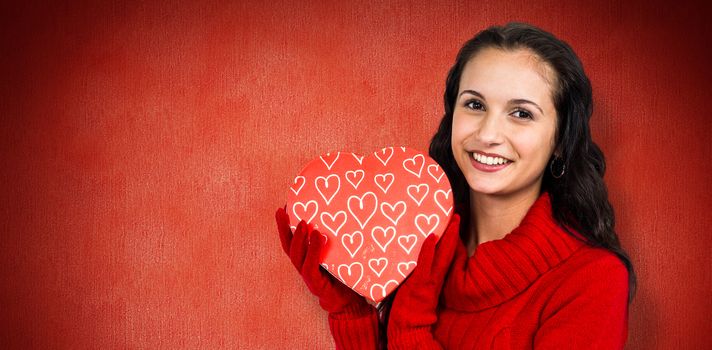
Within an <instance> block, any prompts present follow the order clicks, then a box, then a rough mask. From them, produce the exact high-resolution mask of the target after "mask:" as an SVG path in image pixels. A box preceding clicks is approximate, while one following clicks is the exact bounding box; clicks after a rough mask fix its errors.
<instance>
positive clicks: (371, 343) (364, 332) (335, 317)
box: [329, 308, 378, 350]
mask: <svg viewBox="0 0 712 350" xmlns="http://www.w3.org/2000/svg"><path fill="white" fill-rule="evenodd" d="M329 329H330V330H331V335H332V337H333V338H334V344H335V345H336V349H338V350H342V349H344V350H346V349H353V350H374V349H378V314H377V312H376V309H375V308H369V309H368V310H364V309H356V310H345V311H344V312H342V313H339V314H329Z"/></svg>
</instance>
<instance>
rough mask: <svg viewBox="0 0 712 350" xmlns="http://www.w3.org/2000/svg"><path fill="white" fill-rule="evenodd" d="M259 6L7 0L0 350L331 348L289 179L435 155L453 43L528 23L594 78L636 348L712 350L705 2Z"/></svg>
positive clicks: (596, 129) (0, 104) (0, 158)
mask: <svg viewBox="0 0 712 350" xmlns="http://www.w3.org/2000/svg"><path fill="white" fill-rule="evenodd" d="M254 3H255V4H247V3H243V2H224V3H212V2H211V3H205V2H184V3H178V2H165V4H161V2H126V1H116V2H109V1H105V2H100V3H95V2H87V3H84V4H82V3H80V2H76V1H70V2H59V1H57V2H54V3H46V2H40V3H34V4H32V3H26V2H25V3H19V2H18V3H16V4H8V3H3V4H2V5H0V45H1V46H0V162H1V163H0V174H1V176H2V177H1V179H2V186H1V187H0V200H2V206H1V207H0V209H1V210H0V234H1V235H2V236H1V238H0V348H36V349H45V348H61V349H80V348H94V349H99V348H146V349H153V348H165V349H173V348H204V349H214V348H246V349H276V348H330V347H332V346H333V345H331V337H330V334H329V332H328V328H327V321H326V315H325V314H324V313H323V312H322V311H321V310H320V309H319V306H318V304H317V301H316V299H315V298H314V297H312V296H311V295H310V294H309V291H308V290H307V289H306V287H305V286H304V285H303V283H302V281H301V280H300V278H299V277H298V276H297V274H296V272H295V271H294V269H293V267H292V266H291V265H290V263H289V261H288V259H287V258H286V256H285V255H284V253H283V252H282V251H281V249H280V246H279V242H278V237H277V233H276V228H275V225H274V222H273V214H274V210H275V209H276V207H277V206H279V205H282V204H283V203H284V201H285V199H286V192H287V188H288V184H289V182H290V180H291V179H292V176H294V175H295V174H296V172H298V171H299V169H300V168H301V166H302V165H303V164H304V163H305V162H307V161H308V160H310V159H312V158H314V157H316V156H317V155H318V154H320V153H321V152H324V151H329V150H334V149H342V150H348V151H354V152H361V153H364V152H367V151H371V150H375V149H378V148H380V147H383V146H386V145H407V146H411V147H414V148H417V149H421V150H425V149H426V148H427V145H428V141H429V139H430V137H431V135H432V134H433V133H434V131H435V129H436V126H437V124H438V122H439V120H440V117H441V114H442V103H441V96H442V92H443V89H444V80H445V76H446V73H447V70H448V69H449V67H450V65H451V64H452V62H453V61H454V56H455V53H456V51H457V49H458V48H459V47H460V45H461V44H462V43H463V42H464V41H465V40H466V39H468V38H470V37H471V36H472V35H473V34H474V33H475V32H477V31H478V30H480V29H482V28H484V27H486V26H488V25H490V24H495V23H499V24H501V23H505V22H506V21H508V20H514V19H517V20H522V21H527V22H530V23H533V24H535V25H539V26H541V27H543V28H545V29H547V30H549V31H551V32H553V33H554V34H555V35H557V36H559V37H561V38H563V39H564V40H566V41H568V42H569V43H570V44H571V45H572V46H573V47H574V48H575V50H576V51H577V53H578V54H579V56H580V57H581V59H582V61H583V62H584V65H585V68H586V70H587V72H588V74H589V76H590V78H591V80H592V82H593V88H594V94H595V102H596V108H595V112H594V114H595V115H594V119H593V122H592V129H593V134H594V137H595V138H596V139H597V140H598V142H599V144H600V145H601V146H602V148H603V150H604V152H605V154H606V156H607V160H608V165H609V171H608V173H607V176H606V180H607V183H608V185H609V189H610V196H611V200H612V202H613V204H614V206H615V209H616V213H617V216H618V230H619V232H620V236H621V239H622V241H623V244H624V246H625V247H626V248H627V249H628V251H629V252H630V254H631V256H632V259H633V262H634V264H635V266H636V268H637V271H638V277H639V281H640V282H639V292H638V295H637V297H636V299H635V300H634V302H633V304H632V307H631V317H630V327H631V328H630V336H629V341H628V345H629V346H628V348H629V349H698V348H705V347H710V346H711V344H712V340H711V334H712V326H711V324H712V322H711V320H710V314H712V302H711V299H710V292H711V291H712V264H711V260H710V250H711V248H712V245H711V243H710V235H709V230H710V227H712V221H711V215H710V214H709V210H710V209H709V208H710V206H711V205H712V198H711V197H712V191H710V183H712V182H711V180H710V175H709V173H710V170H711V169H712V167H711V166H710V165H709V163H710V161H712V159H711V157H710V154H712V146H711V145H712V144H711V143H710V137H711V136H710V135H712V122H711V121H710V116H709V114H710V101H712V96H711V93H710V90H711V89H710V81H711V79H712V73H711V70H710V68H709V67H710V66H709V57H710V54H709V50H708V49H707V46H709V45H710V43H711V42H712V34H711V33H712V30H711V28H710V24H709V21H708V17H709V15H710V12H709V10H708V9H704V8H702V7H701V5H697V4H695V3H689V2H684V1H682V2H681V1H676V2H674V3H669V2H665V3H662V2H660V4H658V5H650V4H649V2H642V1H641V2H640V4H636V3H631V2H627V1H607V2H606V1H602V2H598V4H596V5H584V4H579V2H574V1H558V2H556V1H543V2H532V1H517V2H507V3H501V2H497V1H477V2H475V1H469V0H468V1H460V2H445V1H443V2H438V3H433V4H428V5H416V4H407V3H406V2H386V3H382V4H361V2H359V1H340V2H337V3H334V2H331V1H324V2H312V3H311V4H306V3H302V2H301V1H296V2H295V1H276V2H262V1H259V2H257V1H256V2H254ZM263 3H264V4H263ZM644 4H647V5H644Z"/></svg>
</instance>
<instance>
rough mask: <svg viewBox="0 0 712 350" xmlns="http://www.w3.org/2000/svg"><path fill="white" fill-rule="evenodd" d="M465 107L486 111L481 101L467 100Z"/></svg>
mask: <svg viewBox="0 0 712 350" xmlns="http://www.w3.org/2000/svg"><path fill="white" fill-rule="evenodd" d="M465 107H466V108H469V109H474V110H484V109H485V106H484V105H483V104H482V102H480V100H467V101H465Z"/></svg>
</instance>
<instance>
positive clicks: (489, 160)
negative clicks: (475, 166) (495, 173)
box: [472, 153, 509, 165]
mask: <svg viewBox="0 0 712 350" xmlns="http://www.w3.org/2000/svg"><path fill="white" fill-rule="evenodd" d="M472 155H473V158H475V160H476V161H478V162H480V163H482V164H487V165H499V164H504V163H509V160H508V159H505V158H501V157H489V156H483V155H481V154H479V153H473V154H472Z"/></svg>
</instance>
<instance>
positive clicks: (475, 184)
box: [467, 178, 503, 194]
mask: <svg viewBox="0 0 712 350" xmlns="http://www.w3.org/2000/svg"><path fill="white" fill-rule="evenodd" d="M467 184H468V185H469V186H470V191H471V192H475V193H479V194H500V193H501V192H502V190H503V188H502V185H501V184H495V183H491V181H487V180H482V179H476V178H474V179H467Z"/></svg>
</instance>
